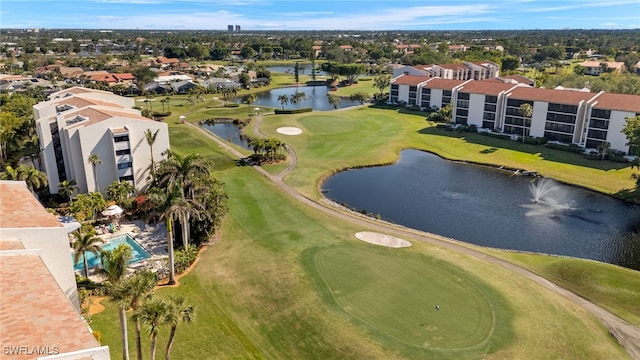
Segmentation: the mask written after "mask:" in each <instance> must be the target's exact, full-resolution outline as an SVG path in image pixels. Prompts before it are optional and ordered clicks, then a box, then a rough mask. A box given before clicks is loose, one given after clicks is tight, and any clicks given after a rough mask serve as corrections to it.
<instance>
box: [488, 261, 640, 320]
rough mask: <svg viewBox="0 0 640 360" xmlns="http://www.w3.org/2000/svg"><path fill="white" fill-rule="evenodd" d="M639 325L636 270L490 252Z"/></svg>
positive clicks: (639, 290)
mask: <svg viewBox="0 0 640 360" xmlns="http://www.w3.org/2000/svg"><path fill="white" fill-rule="evenodd" d="M492 253H493V255H495V256H497V257H500V258H503V259H505V260H508V261H510V262H513V263H516V264H519V265H520V266H522V267H524V268H527V269H529V270H531V271H533V272H535V273H536V274H538V275H540V276H542V277H544V278H546V279H548V280H551V281H552V282H554V283H556V284H558V285H560V286H562V287H563V288H565V289H569V290H571V291H572V292H574V293H576V294H577V295H580V296H581V297H583V298H585V299H587V300H589V301H591V302H593V303H595V304H598V305H600V306H601V307H603V308H605V309H606V310H608V311H610V312H612V313H614V314H616V315H618V316H619V317H621V318H623V319H625V320H627V321H629V322H630V323H632V324H634V325H636V326H640V276H639V274H638V272H637V271H634V270H630V269H625V268H623V267H619V266H614V265H610V264H603V263H599V262H595V261H589V260H583V259H572V258H565V257H553V256H545V255H538V254H524V253H514V252H505V251H497V250H496V251H492Z"/></svg>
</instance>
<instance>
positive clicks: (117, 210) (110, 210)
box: [102, 205, 124, 216]
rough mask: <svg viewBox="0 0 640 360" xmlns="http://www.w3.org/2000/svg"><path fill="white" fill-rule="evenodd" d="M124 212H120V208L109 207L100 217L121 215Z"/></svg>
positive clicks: (115, 206) (116, 206)
mask: <svg viewBox="0 0 640 360" xmlns="http://www.w3.org/2000/svg"><path fill="white" fill-rule="evenodd" d="M123 212H124V210H122V208H121V207H120V206H118V205H111V206H109V207H108V208H107V210H105V211H103V212H102V215H104V216H118V215H121V214H122V213H123Z"/></svg>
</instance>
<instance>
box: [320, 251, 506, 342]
mask: <svg viewBox="0 0 640 360" xmlns="http://www.w3.org/2000/svg"><path fill="white" fill-rule="evenodd" d="M314 260H315V266H316V268H317V271H318V274H319V275H320V278H321V279H322V281H323V282H324V285H325V289H324V290H325V291H326V292H327V293H328V294H330V298H333V299H334V301H335V303H336V304H337V306H338V307H339V308H340V309H341V310H343V311H344V312H345V313H347V314H349V315H350V316H352V317H353V318H355V319H357V322H360V323H361V324H364V325H365V327H367V328H368V331H369V332H371V333H374V334H377V335H378V336H382V337H384V338H386V339H385V341H391V342H395V341H399V342H401V343H404V344H405V345H410V346H412V347H420V348H430V349H443V350H444V349H461V348H467V347H474V346H478V345H480V346H482V343H484V342H485V341H486V340H487V339H488V338H490V336H491V334H492V330H493V327H494V318H495V316H494V315H495V314H494V312H493V309H492V306H491V304H490V302H489V300H488V299H487V298H486V297H485V295H484V294H483V292H482V291H480V289H479V286H478V285H481V287H485V285H484V284H478V281H479V280H477V279H475V278H474V277H473V276H470V274H468V273H465V272H464V271H462V270H460V269H459V268H456V267H454V266H452V265H450V264H448V263H446V262H444V261H441V260H438V259H435V258H431V257H429V256H426V255H422V254H417V255H416V254H412V253H409V252H407V251H403V250H399V249H389V248H379V247H376V246H371V245H359V246H353V245H338V246H331V247H327V248H323V249H321V250H319V251H317V252H316V254H315V259H314Z"/></svg>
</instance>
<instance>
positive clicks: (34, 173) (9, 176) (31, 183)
mask: <svg viewBox="0 0 640 360" xmlns="http://www.w3.org/2000/svg"><path fill="white" fill-rule="evenodd" d="M0 178H1V179H2V180H15V181H24V182H25V183H26V184H27V187H28V188H29V190H31V192H35V190H37V189H40V188H42V187H45V186H46V185H47V175H46V174H45V173H43V172H41V171H38V170H36V168H34V167H33V166H31V165H26V164H20V165H18V166H17V167H15V168H13V167H11V166H10V165H7V166H6V167H5V171H3V172H2V173H1V174H0Z"/></svg>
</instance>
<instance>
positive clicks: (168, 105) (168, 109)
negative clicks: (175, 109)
mask: <svg viewBox="0 0 640 360" xmlns="http://www.w3.org/2000/svg"><path fill="white" fill-rule="evenodd" d="M164 100H165V101H166V102H167V112H171V108H170V106H171V105H170V104H171V98H170V97H168V96H167V97H166V98H165V99H164Z"/></svg>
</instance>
